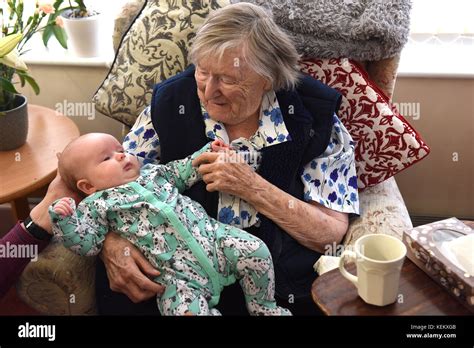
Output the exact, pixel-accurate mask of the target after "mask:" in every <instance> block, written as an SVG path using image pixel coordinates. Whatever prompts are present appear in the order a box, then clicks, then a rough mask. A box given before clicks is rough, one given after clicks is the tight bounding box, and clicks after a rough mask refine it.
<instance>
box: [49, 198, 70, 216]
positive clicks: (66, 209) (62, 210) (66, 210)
mask: <svg viewBox="0 0 474 348" xmlns="http://www.w3.org/2000/svg"><path fill="white" fill-rule="evenodd" d="M54 212H55V213H56V214H59V215H62V216H70V215H72V213H74V210H73V209H72V207H71V205H70V204H69V198H68V197H64V198H61V200H60V201H59V202H58V203H56V204H55V206H54Z"/></svg>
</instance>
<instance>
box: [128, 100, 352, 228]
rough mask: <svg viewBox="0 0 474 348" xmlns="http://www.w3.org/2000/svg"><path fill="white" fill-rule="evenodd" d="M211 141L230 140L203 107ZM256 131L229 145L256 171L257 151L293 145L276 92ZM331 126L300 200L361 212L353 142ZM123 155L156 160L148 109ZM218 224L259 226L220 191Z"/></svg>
mask: <svg viewBox="0 0 474 348" xmlns="http://www.w3.org/2000/svg"><path fill="white" fill-rule="evenodd" d="M201 110H202V114H203V117H204V123H205V125H206V135H207V137H208V138H209V139H211V140H213V139H216V138H218V139H221V140H223V141H224V142H226V143H227V144H228V143H229V137H228V135H227V132H226V130H225V127H224V125H223V124H222V123H220V122H216V121H214V120H212V119H211V118H210V117H209V115H208V113H207V112H206V110H205V108H204V106H203V105H202V104H201ZM260 110H261V111H260V121H259V128H258V129H257V131H256V133H255V134H254V135H253V136H252V137H250V138H249V139H245V138H238V139H235V140H233V141H232V142H231V143H230V144H229V145H230V146H231V147H232V148H233V149H234V150H236V151H237V152H239V153H244V154H245V153H252V154H254V153H255V154H257V155H256V156H243V158H245V159H246V160H247V163H248V164H249V165H250V166H251V167H252V168H253V169H254V170H256V169H258V166H259V161H260V158H261V155H260V153H261V152H260V150H261V149H262V148H264V147H266V146H273V145H276V144H280V143H283V142H285V141H291V137H290V134H289V133H288V130H287V129H286V126H285V123H284V121H283V115H282V113H281V111H280V106H279V104H278V100H277V98H276V95H275V92H274V91H270V92H268V93H267V94H266V95H264V97H263V101H262V107H261V108H260ZM333 122H334V126H333V129H332V134H331V139H330V142H329V145H328V147H327V148H326V150H325V151H324V153H323V154H322V155H320V156H319V157H316V158H315V159H313V160H312V161H311V162H309V163H308V164H306V166H305V167H304V170H303V173H302V175H301V180H302V182H303V184H304V188H305V193H304V200H305V201H307V202H309V201H314V202H317V203H320V204H322V205H324V206H325V207H327V208H330V209H332V210H336V211H339V212H344V213H350V214H359V196H358V191H357V176H356V169H355V159H354V142H353V141H352V138H351V136H350V135H349V133H348V132H347V130H346V128H345V127H344V125H343V124H342V123H341V121H340V120H339V118H338V117H337V116H336V115H334V117H333ZM123 146H124V149H125V151H127V152H129V153H131V154H134V155H135V156H137V157H138V159H139V161H140V162H141V163H142V164H146V163H158V162H159V161H160V141H159V139H158V135H157V133H156V131H155V130H154V128H153V124H152V121H151V115H150V106H148V107H147V108H146V109H145V110H143V112H142V113H141V114H140V116H139V117H138V119H137V121H136V122H135V124H134V126H133V127H132V129H131V131H130V133H128V134H127V136H126V137H125V138H124V140H123ZM218 220H219V221H221V222H223V223H227V224H231V225H234V226H237V227H240V228H246V227H249V226H252V225H254V224H258V222H259V219H258V215H257V211H256V210H255V209H254V208H253V207H252V206H251V205H250V204H249V203H247V202H246V201H244V200H242V199H240V198H238V197H235V196H232V195H230V194H227V193H223V192H221V193H219V205H218Z"/></svg>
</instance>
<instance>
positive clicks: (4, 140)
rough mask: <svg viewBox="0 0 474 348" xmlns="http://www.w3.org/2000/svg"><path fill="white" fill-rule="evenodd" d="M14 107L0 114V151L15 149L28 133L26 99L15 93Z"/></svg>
mask: <svg viewBox="0 0 474 348" xmlns="http://www.w3.org/2000/svg"><path fill="white" fill-rule="evenodd" d="M14 105H15V107H14V108H13V109H11V110H7V111H3V113H4V115H2V114H0V151H9V150H13V149H16V148H18V147H20V146H22V145H23V144H24V143H26V137H27V135H28V101H27V99H26V97H25V96H23V95H19V94H18V95H16V96H15V101H14Z"/></svg>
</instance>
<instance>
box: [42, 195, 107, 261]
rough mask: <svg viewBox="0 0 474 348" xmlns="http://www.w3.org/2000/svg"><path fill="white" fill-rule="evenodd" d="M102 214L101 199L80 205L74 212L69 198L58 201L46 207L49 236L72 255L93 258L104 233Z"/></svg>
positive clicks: (100, 245)
mask: <svg viewBox="0 0 474 348" xmlns="http://www.w3.org/2000/svg"><path fill="white" fill-rule="evenodd" d="M106 211H107V209H106V207H105V201H104V200H101V199H97V200H95V201H87V202H86V201H83V202H81V203H80V204H79V206H78V207H77V209H76V203H75V202H74V200H73V199H72V198H69V197H65V198H61V199H59V200H57V201H55V202H54V203H53V204H52V205H51V206H50V207H49V215H50V217H51V222H52V226H53V233H54V235H55V236H57V237H59V239H60V240H61V241H62V242H63V244H64V246H65V247H67V248H69V249H71V250H72V251H74V252H75V253H76V254H79V255H85V256H92V255H97V254H98V253H99V252H100V251H101V250H102V245H103V242H104V239H105V235H106V233H107V231H108V226H107V217H106Z"/></svg>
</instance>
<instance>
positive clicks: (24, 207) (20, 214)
mask: <svg viewBox="0 0 474 348" xmlns="http://www.w3.org/2000/svg"><path fill="white" fill-rule="evenodd" d="M11 204H12V211H13V216H14V218H15V220H16V221H18V220H25V219H26V218H27V217H28V215H30V205H29V204H28V199H27V198H26V197H23V198H18V199H15V200H14V201H12V202H11Z"/></svg>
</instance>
